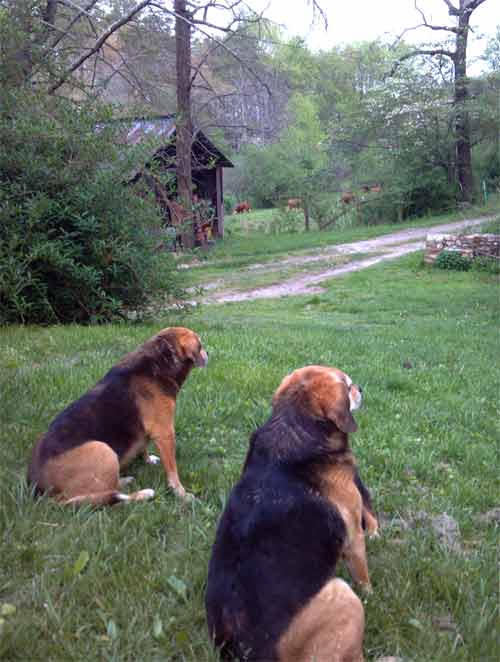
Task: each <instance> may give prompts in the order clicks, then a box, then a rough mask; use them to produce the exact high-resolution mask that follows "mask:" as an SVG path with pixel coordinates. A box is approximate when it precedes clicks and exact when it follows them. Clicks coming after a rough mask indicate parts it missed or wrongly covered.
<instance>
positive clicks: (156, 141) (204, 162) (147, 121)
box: [122, 115, 234, 238]
mask: <svg viewBox="0 0 500 662" xmlns="http://www.w3.org/2000/svg"><path fill="white" fill-rule="evenodd" d="M123 123H124V126H125V127H126V129H125V131H124V133H123V134H122V139H123V141H124V143H125V144H127V145H137V144H147V143H151V144H152V145H154V147H152V154H151V163H153V162H154V163H155V166H156V168H159V169H160V170H162V169H164V170H166V171H168V172H169V173H170V174H171V176H172V177H171V178H170V181H171V182H172V181H173V182H174V187H173V189H174V191H175V189H176V186H175V156H176V152H175V137H176V124H175V116H174V115H161V116H154V117H140V118H134V119H132V120H128V121H126V122H123ZM191 165H192V178H193V186H194V191H193V194H194V195H196V196H197V198H198V199H199V200H202V201H206V203H208V204H209V205H210V207H211V209H212V210H213V219H212V222H211V226H212V227H211V235H212V236H214V237H220V238H222V237H223V236H224V191H223V174H222V173H223V169H224V168H233V167H234V165H233V164H232V163H231V161H230V160H229V159H228V158H226V157H225V156H224V154H223V153H222V152H221V151H220V150H219V149H218V148H217V147H216V146H215V145H214V144H213V142H212V141H211V140H209V138H207V136H206V135H205V134H204V133H203V131H200V130H195V134H194V140H193V148H192V152H191ZM141 177H142V178H144V179H145V180H146V182H147V184H148V186H149V187H150V188H151V187H153V188H154V190H155V194H156V199H157V201H158V204H159V205H160V206H161V207H162V213H163V214H164V216H165V221H166V223H167V224H172V205H174V206H175V201H173V198H174V197H175V194H174V195H172V187H171V186H169V187H168V188H167V187H166V186H162V185H161V184H160V183H159V181H158V179H156V180H154V181H153V180H152V176H151V175H150V174H149V173H148V172H147V171H141V172H138V173H136V174H135V175H134V176H133V177H132V179H131V181H134V182H135V181H137V180H138V179H139V178H141ZM162 189H163V190H162ZM177 207H178V205H177Z"/></svg>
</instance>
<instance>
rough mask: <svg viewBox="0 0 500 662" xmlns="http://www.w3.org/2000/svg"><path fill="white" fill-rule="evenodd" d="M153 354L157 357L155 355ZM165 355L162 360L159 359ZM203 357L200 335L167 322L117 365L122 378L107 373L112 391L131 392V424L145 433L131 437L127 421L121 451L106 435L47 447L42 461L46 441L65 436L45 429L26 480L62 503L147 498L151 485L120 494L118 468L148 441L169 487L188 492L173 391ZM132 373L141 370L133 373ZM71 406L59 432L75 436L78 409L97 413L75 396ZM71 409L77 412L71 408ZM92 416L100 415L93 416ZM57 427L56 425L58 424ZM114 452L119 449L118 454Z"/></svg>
mask: <svg viewBox="0 0 500 662" xmlns="http://www.w3.org/2000/svg"><path fill="white" fill-rule="evenodd" d="M155 352H156V354H155ZM163 353H165V356H168V357H169V358H168V359H167V360H166V359H163V358H162V356H163ZM156 356H157V357H158V358H155V357H156ZM165 360H166V361H167V362H166V363H164V362H163V361H165ZM207 361H208V355H207V353H206V352H205V350H204V349H203V348H202V346H201V343H200V340H199V338H198V336H197V335H196V334H195V333H194V332H193V331H191V330H190V329H185V328H183V327H170V328H167V329H163V330H162V331H160V333H158V334H157V335H156V336H154V337H153V338H151V339H150V340H149V341H147V342H146V343H144V345H142V346H141V347H140V348H139V349H137V350H136V351H135V352H131V353H130V354H128V355H127V356H125V357H124V358H123V359H122V360H121V361H120V362H119V363H118V367H119V368H121V369H123V370H124V371H125V373H126V375H127V376H126V377H125V378H121V377H120V375H121V374H122V373H120V372H118V373H117V374H113V375H111V373H108V375H111V376H110V377H109V380H112V381H113V384H114V388H115V391H116V389H117V388H118V390H119V391H120V392H122V393H127V394H128V395H127V397H129V396H130V397H132V399H133V402H134V403H135V407H137V410H138V417H137V416H136V417H135V418H134V419H133V421H132V424H133V425H137V429H138V430H139V429H142V430H143V431H144V433H143V432H141V433H140V434H139V435H138V436H136V437H135V438H133V435H134V434H135V432H134V430H135V427H134V428H132V427H130V426H129V429H130V430H132V434H131V435H130V437H132V438H131V439H130V440H128V439H127V442H126V443H128V447H125V451H124V452H123V442H122V447H121V450H117V452H115V450H113V447H112V446H111V445H110V444H109V443H106V439H101V440H95V439H89V440H86V439H82V440H81V441H80V443H79V444H78V445H74V443H73V444H72V443H71V442H70V444H68V445H69V446H70V448H68V450H67V451H64V450H63V452H60V451H61V449H60V446H56V451H55V452H54V451H50V448H51V447H50V446H49V451H47V450H45V460H44V461H42V459H41V458H42V457H43V456H44V455H43V449H44V448H45V449H46V448H47V445H46V444H48V443H52V444H53V446H54V441H57V439H63V438H62V437H60V434H61V433H55V432H51V429H49V431H48V432H47V434H46V435H44V436H42V437H41V438H40V439H39V440H38V442H37V444H36V445H35V448H34V449H33V454H32V459H31V463H30V468H29V480H30V482H31V483H33V484H35V485H36V487H37V489H38V491H39V492H48V493H49V494H51V495H52V496H54V497H55V498H56V499H57V500H59V501H61V502H62V503H72V504H76V503H89V504H93V505H100V504H110V503H116V502H120V501H141V500H145V499H149V498H151V497H152V496H153V494H154V493H153V491H152V490H139V491H138V492H134V493H132V494H128V495H125V494H121V493H120V492H119V490H120V487H121V485H120V476H119V472H120V469H121V468H123V467H124V466H126V465H127V464H128V463H129V462H131V461H132V460H133V459H134V458H135V457H136V456H137V455H140V454H141V453H142V454H143V455H145V456H147V452H146V448H147V445H148V443H149V440H151V441H153V442H154V443H155V445H156V447H157V448H158V451H159V455H160V459H161V462H162V464H163V467H164V470H165V473H166V476H167V480H168V484H169V486H170V487H171V488H172V489H173V490H174V492H175V493H176V494H177V495H178V496H180V497H186V496H187V495H186V491H185V489H184V487H183V486H182V484H181V481H180V479H179V475H178V471H177V464H176V459H175V430H174V417H175V404H176V395H177V393H178V391H179V389H180V387H181V385H182V382H183V381H184V379H185V378H186V377H187V374H189V371H190V369H191V367H192V366H193V365H194V366H204V365H206V363H207ZM144 366H149V367H148V368H147V370H149V371H150V372H151V374H150V375H149V376H148V377H144V376H143V375H142V373H143V372H144V370H145V368H144ZM185 366H187V367H185ZM169 371H171V372H169ZM136 372H138V373H139V374H138V375H135V373H136ZM134 375H135V376H134ZM176 375H182V377H181V378H180V381H179V383H177V381H176V380H177V379H178V377H176ZM107 379H108V376H105V377H104V378H103V380H102V381H101V382H99V384H98V385H96V386H95V387H93V389H91V390H90V391H89V393H90V394H93V397H94V398H99V399H102V397H105V396H103V395H102V393H104V391H105V388H106V385H107V381H106V380H107ZM94 402H95V400H94ZM73 407H74V408H73V409H71V408H68V409H66V410H64V411H63V412H62V413H61V414H60V417H62V419H61V420H64V426H65V427H64V433H63V434H67V431H70V433H71V434H73V430H74V434H75V435H77V434H78V429H79V428H78V424H77V423H75V420H76V421H77V420H78V419H77V418H76V419H75V418H74V417H75V416H76V415H77V414H78V415H81V413H82V412H85V416H89V417H92V416H96V413H95V412H96V409H95V407H94V408H93V406H92V405H87V404H81V405H80V401H77V402H76V403H74V405H73ZM75 408H76V412H77V414H75V413H74V412H75ZM101 411H102V410H101ZM72 412H73V413H72ZM118 412H120V410H118ZM114 413H116V412H114ZM127 413H128V409H127V411H125V410H124V417H125V418H126V415H127ZM119 415H120V414H119V413H118V416H119ZM58 420H59V419H58ZM95 420H96V421H99V420H101V421H102V420H103V419H102V417H101V418H100V419H99V418H98V417H96V418H95ZM57 429H58V430H60V429H61V427H59V428H57ZM50 435H52V436H50ZM64 439H66V437H64ZM77 441H78V439H77ZM108 441H109V440H108ZM67 443H68V442H67V441H59V444H60V445H61V444H62V448H63V449H64V444H67ZM44 444H45V446H44ZM116 448H119V446H117V447H116ZM118 452H120V453H122V455H121V458H120V459H119V457H118V454H117V453H118Z"/></svg>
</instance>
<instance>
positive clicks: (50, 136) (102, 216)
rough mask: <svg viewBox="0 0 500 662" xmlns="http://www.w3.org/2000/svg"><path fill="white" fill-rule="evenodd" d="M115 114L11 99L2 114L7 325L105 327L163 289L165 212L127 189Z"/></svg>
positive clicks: (170, 271) (28, 96)
mask: <svg viewBox="0 0 500 662" xmlns="http://www.w3.org/2000/svg"><path fill="white" fill-rule="evenodd" d="M109 119H110V113H109V110H107V109H105V108H100V107H95V106H94V105H89V104H78V105H76V104H74V103H72V102H69V101H65V100H63V99H57V98H54V99H50V98H46V97H43V96H41V95H38V94H36V93H30V92H23V91H20V92H14V91H12V90H11V91H9V92H8V93H6V94H4V96H3V103H2V107H1V110H0V141H1V142H2V150H1V152H0V323H10V322H24V323H42V324H45V323H49V322H50V323H53V322H85V323H87V322H100V321H105V320H110V319H113V318H116V317H120V316H123V315H124V314H125V312H126V309H128V308H133V307H135V306H138V305H143V304H144V303H146V302H147V301H148V300H149V299H150V298H151V297H152V296H154V295H155V294H158V293H159V292H160V291H161V292H164V293H165V294H170V295H179V294H180V288H179V287H178V285H177V281H176V277H175V273H174V265H173V262H172V261H171V260H170V259H169V257H168V256H166V255H165V254H160V253H158V252H157V251H156V250H155V246H156V245H157V244H158V242H159V239H160V238H161V232H160V227H161V219H160V218H159V216H158V210H157V207H156V206H155V205H154V204H153V203H152V202H151V201H149V200H148V199H145V198H144V197H140V196H138V195H137V194H136V193H135V192H134V190H133V188H132V187H128V186H126V180H127V178H128V177H129V176H130V174H131V172H132V168H133V167H137V166H138V161H139V162H140V158H141V155H140V154H138V153H137V152H135V154H134V158H132V155H131V154H124V153H123V151H121V150H120V149H119V146H118V144H117V142H116V136H115V133H114V129H113V128H111V125H109V124H107V121H108V120H109Z"/></svg>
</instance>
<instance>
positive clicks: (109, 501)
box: [60, 489, 155, 506]
mask: <svg viewBox="0 0 500 662" xmlns="http://www.w3.org/2000/svg"><path fill="white" fill-rule="evenodd" d="M154 495H155V492H154V490H150V489H146V490H139V491H138V492H132V494H123V492H118V491H117V490H106V491H104V492H94V493H92V494H79V495H78V496H74V497H71V498H70V499H65V498H63V499H61V500H60V503H63V504H65V505H75V506H79V505H91V506H113V505H114V504H116V503H130V502H132V501H149V500H150V499H152V498H153V497H154Z"/></svg>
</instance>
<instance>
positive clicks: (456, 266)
mask: <svg viewBox="0 0 500 662" xmlns="http://www.w3.org/2000/svg"><path fill="white" fill-rule="evenodd" d="M434 266H435V267H437V268H438V269H450V270H451V271H468V270H469V269H470V267H471V260H469V259H468V258H466V257H464V256H463V255H462V254H461V253H459V252H458V251H441V253H439V255H438V256H437V258H436V261H435V262H434Z"/></svg>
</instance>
